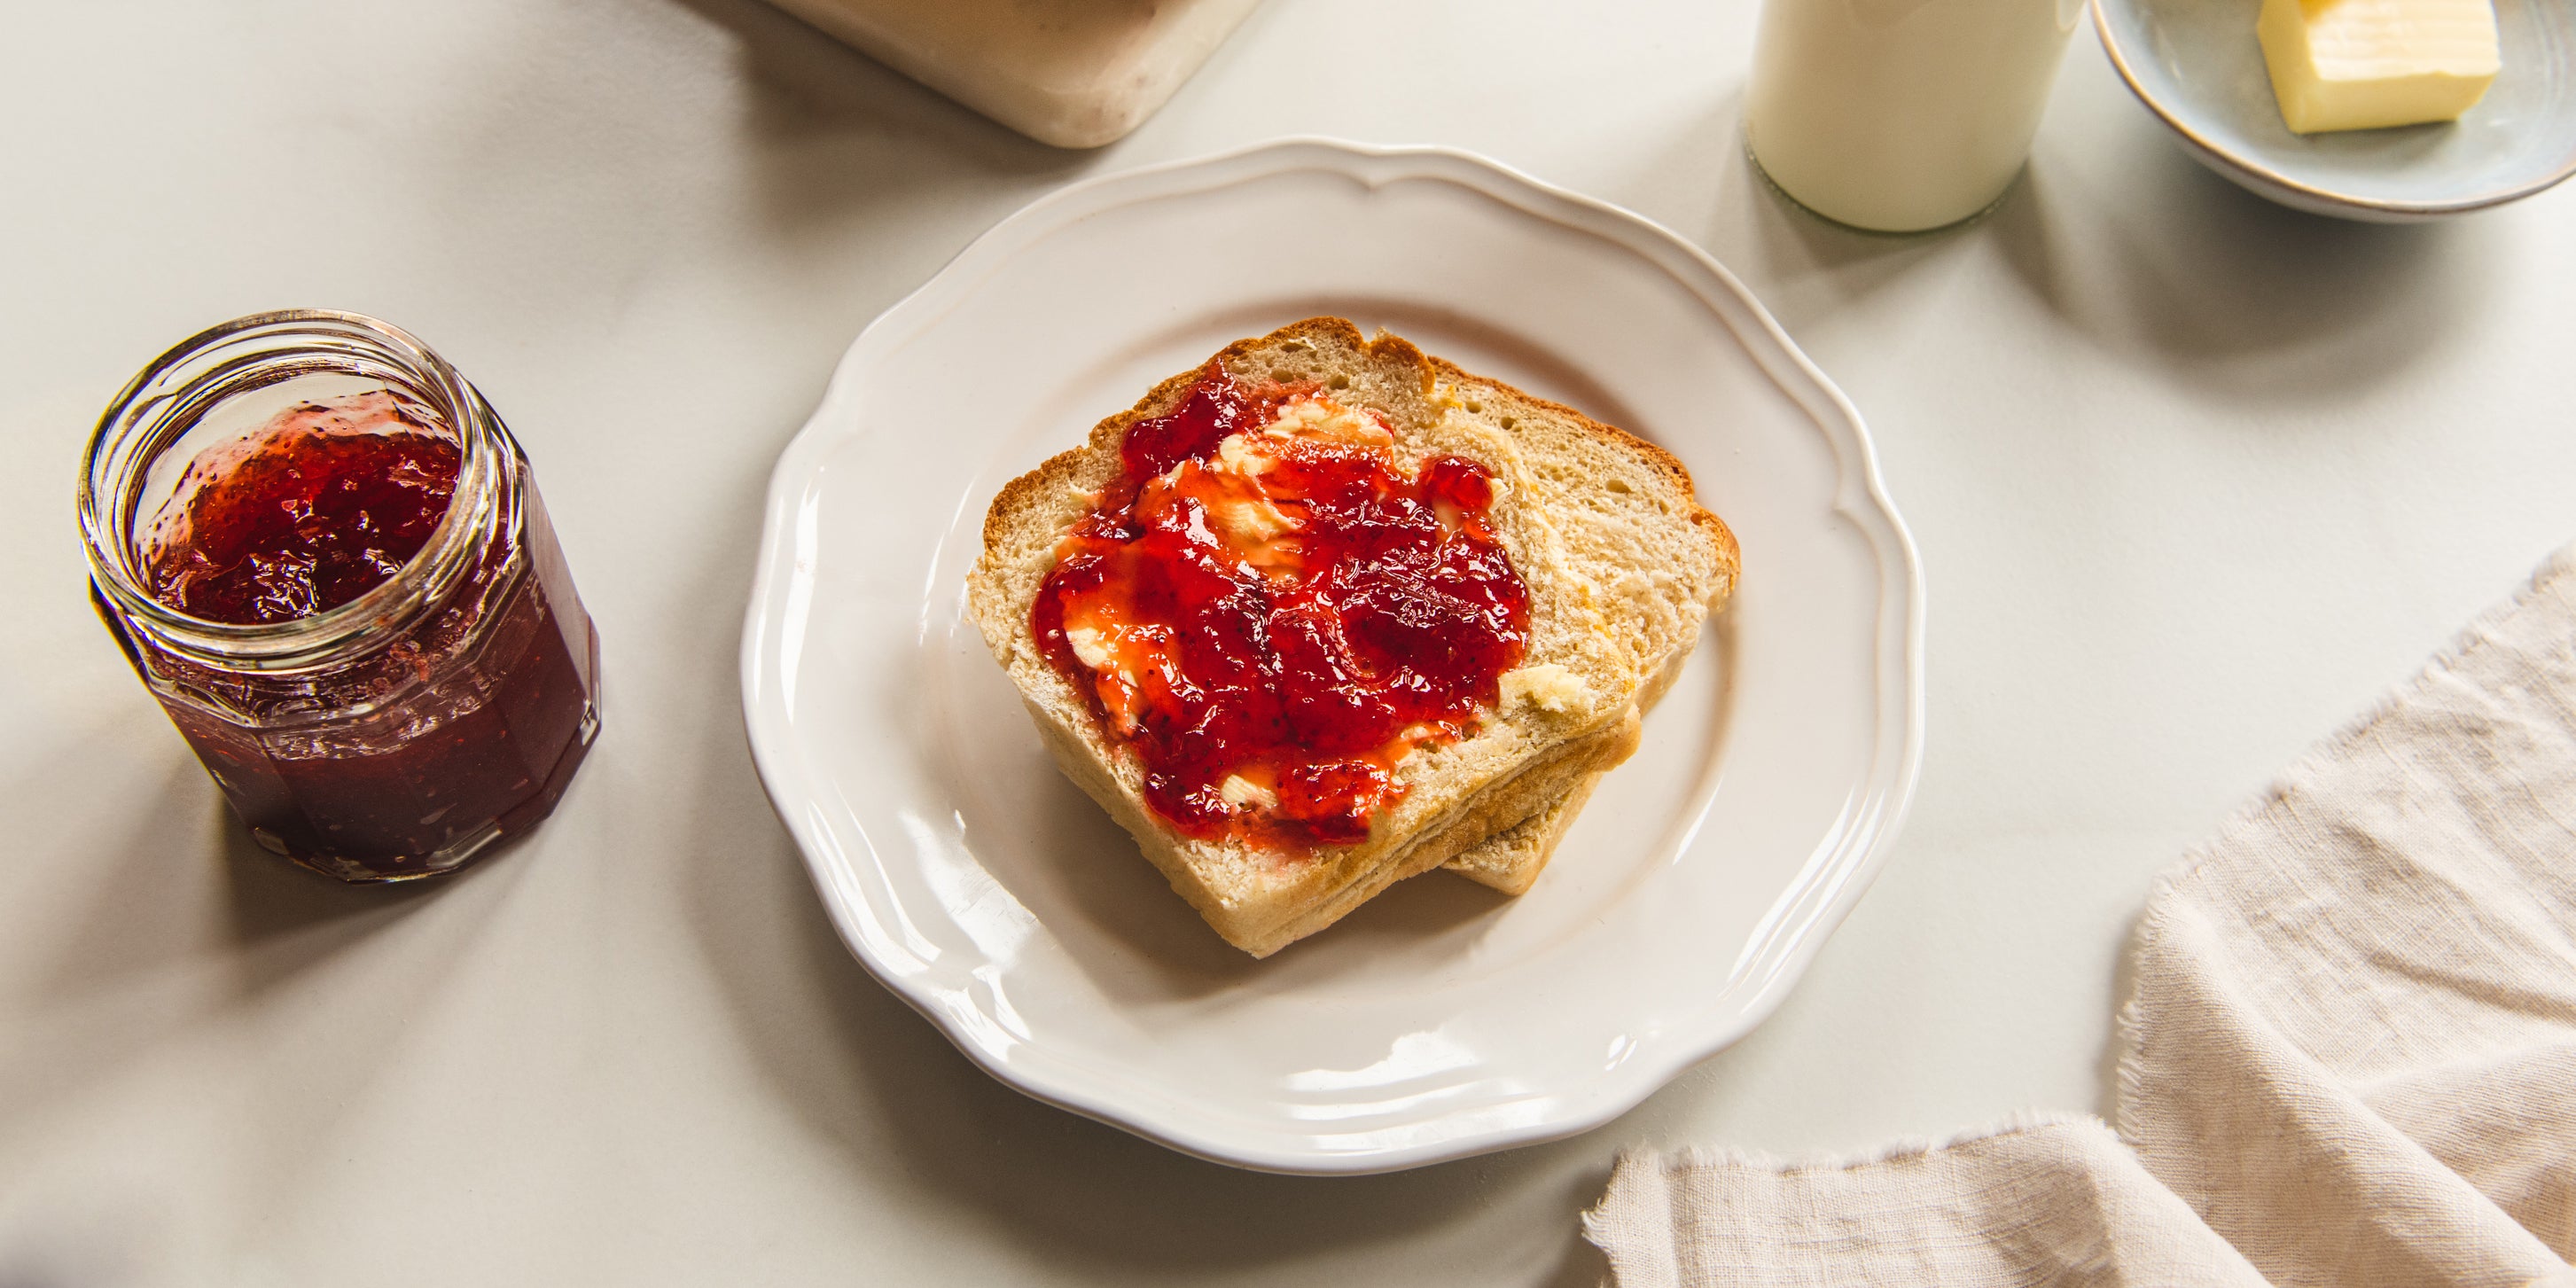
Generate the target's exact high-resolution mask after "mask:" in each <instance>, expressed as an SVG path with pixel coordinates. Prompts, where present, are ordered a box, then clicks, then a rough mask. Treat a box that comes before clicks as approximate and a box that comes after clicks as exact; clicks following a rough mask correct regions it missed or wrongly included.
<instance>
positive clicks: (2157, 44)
mask: <svg viewBox="0 0 2576 1288" xmlns="http://www.w3.org/2000/svg"><path fill="white" fill-rule="evenodd" d="M2495 6H2496V31H2497V36H2498V38H2499V39H2500V41H2501V44H2502V48H2503V54H2504V69H2503V71H2502V72H2501V73H2500V74H2498V75H2497V77H2496V81H2495V86H2494V87H2493V88H2492V89H2489V90H2488V91H2487V95H2486V97H2485V98H2484V99H2482V100H2480V101H2479V103H2478V105H2477V106H2476V107H2473V108H2470V109H2469V111H2468V113H2467V114H2466V115H2464V116H2462V117H2461V118H2460V119H2459V120H2457V121H2452V122H2446V123H2443V124H2439V125H2409V126H2401V127H2398V128H2396V129H2386V130H2351V131H2344V132H2341V133H2333V134H2313V135H2305V136H2302V135H2297V134H2292V133H2291V132H2290V127H2289V126H2287V125H2285V124H2283V123H2282V121H2281V109H2280V106H2279V104H2277V103H2276V102H2275V101H2274V99H2273V97H2272V81H2271V77H2270V75H2269V74H2268V73H2267V72H2265V70H2264V68H2263V51H2262V49H2261V47H2260V46H2258V45H2257V44H2256V43H2255V40H2254V17H2255V12H2256V10H2257V9H2258V8H2259V4H2258V0H2093V27H2094V30H2096V31H2098V32H2099V33H2101V36H2102V49H2103V51H2104V52H2105V53H2108V54H2109V55H2110V56H2111V65H2112V66H2114V67H2117V68H2118V69H2119V71H2120V77H2121V79H2123V80H2126V81H2127V82H2128V83H2129V88H2130V89H2131V90H2133V91H2135V92H2136V93H2137V96H2138V99H2139V101H2141V102H2143V103H2145V104H2146V105H2147V107H2148V108H2149V110H2151V111H2153V112H2154V113H2155V114H2156V115H2157V116H2158V117H2161V118H2163V120H2164V123H2165V124H2167V125H2169V126H2172V127H2173V131H2174V134H2175V136H2176V137H2178V138H2180V139H2181V140H2182V144H2183V147H2184V149H2185V150H2187V151H2189V152H2190V153H2191V154H2192V155H2193V156H2195V157H2197V158H2199V159H2200V161H2201V163H2202V164H2204V165H2206V166H2208V167H2209V168H2210V169H2212V170H2215V171H2217V172H2218V173H2220V174H2222V175H2225V176H2227V177H2228V178H2229V179H2232V180H2234V181H2235V182H2237V183H2238V184H2241V185H2243V186H2244V187H2245V188H2247V189H2248V190H2250V191H2252V192H2254V193H2257V194H2259V195H2261V196H2264V197H2268V198H2270V199H2272V200H2274V201H2277V202H2280V203H2281V204H2283V205H2285V206H2292V207H2295V208H2297V209H2300V210H2305V211H2310V212H2313V213H2315V214H2320V215H2333V216H2336V217H2338V218H2343V219H2362V220H2369V221H2371V222H2374V223H2416V222H2421V221H2424V220H2431V219H2440V218H2443V217H2445V216H2449V215H2456V214H2460V213H2463V212H2465V211H2471V210H2482V209H2485V208H2486V207H2488V206H2496V205H2502V204H2503V203H2505V202H2508V201H2512V200H2514V199H2516V198H2519V197H2527V196H2530V195H2531V194H2533V193H2535V192H2538V191H2540V190H2541V189H2543V188H2546V187H2548V186H2550V185H2551V184H2554V183H2557V182H2558V181H2559V180H2561V179H2564V178H2566V177H2567V176H2568V175H2570V174H2576V0H2495Z"/></svg>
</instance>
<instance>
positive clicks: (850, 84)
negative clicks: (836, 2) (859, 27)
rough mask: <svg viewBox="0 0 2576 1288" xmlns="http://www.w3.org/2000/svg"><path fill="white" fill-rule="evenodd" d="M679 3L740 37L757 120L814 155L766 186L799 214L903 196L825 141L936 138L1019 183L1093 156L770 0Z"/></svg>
mask: <svg viewBox="0 0 2576 1288" xmlns="http://www.w3.org/2000/svg"><path fill="white" fill-rule="evenodd" d="M664 2H666V3H667V2H670V0H664ZM676 3H678V4H679V5H681V6H683V7H685V8H687V9H689V10H691V11H692V12H694V13H696V14H697V15H698V16H699V17H700V18H702V19H704V20H705V21H707V22H709V23H711V24H713V25H715V26H717V27H720V28H723V29H724V30H725V31H726V32H728V33H730V34H731V36H732V37H733V39H734V41H735V42H736V44H737V47H738V48H739V50H740V54H739V57H740V59H741V61H742V64H743V68H744V77H745V79H746V80H747V81H748V82H750V84H751V85H753V86H754V87H755V94H754V97H753V98H752V100H751V103H750V109H751V111H750V117H749V122H748V129H749V132H750V133H751V134H752V135H754V136H755V137H756V139H757V141H758V142H759V144H760V145H761V147H762V149H763V150H764V151H774V152H784V153H792V154H796V155H799V156H802V157H804V158H805V159H807V160H809V161H812V162H814V163H815V164H806V165H787V166H768V167H763V170H762V174H761V178H762V180H763V182H764V183H765V184H767V185H768V188H769V190H768V191H767V192H766V193H764V194H762V195H764V196H766V197H767V198H769V204H770V207H771V208H772V209H773V210H775V211H777V212H780V213H781V214H783V215H786V216H788V217H790V218H796V217H801V216H807V215H816V214H825V213H830V214H835V215H838V214H843V213H846V212H847V211H849V210H850V209H851V208H853V207H854V206H862V205H865V204H866V203H868V202H870V201H872V200H883V199H886V198H889V197H897V196H902V195H904V194H902V193H900V192H896V191H890V190H889V189H888V188H887V186H886V185H885V184H884V183H883V182H882V178H883V175H882V173H881V170H882V167H879V166H875V165H867V164H856V165H851V164H824V162H827V161H831V160H833V158H831V157H828V156H825V155H821V154H819V153H818V152H817V151H816V149H818V148H826V149H828V148H830V147H833V146H835V145H840V146H843V147H846V146H848V145H852V144H862V145H864V144H866V143H867V141H869V140H874V141H876V145H877V149H878V150H882V146H883V144H884V143H885V142H886V141H887V140H891V139H896V138H901V139H906V140H927V141H929V142H931V143H933V144H935V145H936V147H937V148H938V150H939V151H938V153H937V155H939V156H940V157H942V158H944V159H946V160H948V161H951V162H959V163H963V164H962V165H961V166H960V167H959V168H961V169H972V170H975V171H979V172H982V173H985V174H988V175H990V176H992V177H994V178H997V179H1007V180H1009V181H1010V182H1011V183H1012V184H1013V185H1014V186H1017V185H1020V184H1024V183H1025V182H1026V181H1027V180H1029V179H1031V178H1040V179H1043V178H1048V177H1055V176H1065V175H1070V174H1072V173H1073V172H1074V171H1077V170H1079V169H1081V168H1082V167H1083V166H1084V165H1085V164H1086V161H1087V159H1088V158H1089V157H1090V156H1091V155H1093V154H1091V153H1084V152H1068V151H1065V150H1063V149H1061V148H1053V147H1049V146H1047V145H1045V144H1042V143H1038V142H1036V141H1034V140H1031V139H1029V138H1026V137H1024V136H1022V135H1020V134H1017V133H1014V132H1013V131H1011V130H1008V129H1006V128H1004V127H1002V126H1000V125H996V124H994V123H993V122H992V121H990V120H987V119H985V118H984V117H983V116H981V115H978V114H977V113H975V112H973V111H970V110H968V109H967V108H964V107H961V106H959V105H958V104H957V103H955V102H953V101H952V100H950V99H948V98H947V97H945V96H943V95H941V94H939V93H938V92H937V91H934V90H932V89H930V88H928V87H926V86H924V85H922V84H920V83H919V82H917V81H914V80H912V79H911V78H910V77H907V76H904V75H903V74H901V73H899V72H896V71H894V70H893V69H891V68H889V67H887V66H885V65H884V64H882V63H879V62H877V61H876V60H874V59H872V58H869V57H868V56H867V55H865V54H862V53H859V52H858V51H857V50H855V49H852V48H850V47H849V46H847V45H844V44H842V43H840V42H839V41H838V40H835V39H834V38H833V37H831V36H830V35H829V34H827V33H825V32H823V31H821V30H820V29H818V28H815V27H813V26H810V25H808V24H807V23H805V22H804V21H803V20H802V19H799V18H797V17H795V16H793V15H791V14H789V13H787V12H786V11H785V10H782V9H779V8H778V7H776V6H774V5H771V4H769V3H766V0H676ZM841 159H842V160H857V161H865V160H867V159H868V158H866V157H844V158H841Z"/></svg>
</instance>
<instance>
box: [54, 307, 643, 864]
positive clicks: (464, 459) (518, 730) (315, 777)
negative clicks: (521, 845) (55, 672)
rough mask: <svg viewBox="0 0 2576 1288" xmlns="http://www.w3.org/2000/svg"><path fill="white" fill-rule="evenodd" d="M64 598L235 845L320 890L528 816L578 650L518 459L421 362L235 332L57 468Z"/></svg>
mask: <svg viewBox="0 0 2576 1288" xmlns="http://www.w3.org/2000/svg"><path fill="white" fill-rule="evenodd" d="M79 508H80V522H81V529H82V533H83V535H84V537H85V538H86V539H87V542H88V547H89V561H90V587H91V599H92V600H93V602H94V603H95V604H96V606H97V608H98V612H99V616H100V618H101V619H102V620H104V621H105V622H106V623H107V626H108V629H109V630H110V631H111V632H113V633H114V634H115V636H116V639H117V642H118V643H119V644H120V645H121V646H123V648H124V649H125V654H126V657H127V658H128V659H129V660H130V661H131V662H132V663H133V665H134V669H135V672H136V673H137V674H138V675H140V676H141V677H142V679H143V682H144V684H145V685H146V686H147V687H149V688H150V689H151V690H152V694H153V696H154V697H155V698H157V699H159V701H160V703H161V706H162V708H163V710H165V711H166V712H167V713H168V714H169V716H170V719H171V722H172V723H174V724H176V725H177V726H178V728H179V732H180V734H181V735H182V736H183V737H185V738H186V739H187V741H188V744H189V746H191V747H192V748H194V749H195V751H196V753H197V756H198V758H199V759H200V760H202V761H203V762H204V763H205V766H206V770H207V772H208V773H210V774H212V775H213V776H214V779H215V782H216V783H217V784H218V785H219V786H220V787H222V789H223V792H224V795H225V796H226V798H228V799H229V800H230V801H231V803H232V806H233V809H234V810H235V811H236V812H237V813H239V814H240V815H241V817H242V820H243V821H244V822H245V823H247V824H248V825H249V827H250V830H251V835H252V836H254V837H256V838H257V839H258V841H259V843H260V844H261V845H263V846H266V847H267V848H269V849H271V850H274V851H276V852H278V853H280V854H283V855H285V856H287V857H288V858H291V859H293V860H295V861H296V862H297V863H300V864H303V865H304V866H306V867H309V868H312V869H314V870H316V871H319V872H324V873H327V874H329V875H331V876H335V877H338V878H340V879H342V880H345V881H402V880H409V879H412V878H416V877H423V876H430V875H434V874H437V873H441V872H448V871H452V870H454V869H456V868H458V867H460V866H462V865H463V864H465V863H466V862H467V861H468V860H470V859H472V858H473V857H474V856H475V855H476V854H477V853H479V852H480V851H482V850H483V849H484V847H486V846H488V845H489V844H490V843H491V842H493V841H494V840H496V839H498V838H500V837H502V836H506V835H510V834H512V833H515V832H520V831H524V830H525V829H527V828H529V827H531V826H533V825H535V823H536V822H537V821H538V820H540V819H542V818H544V817H545V816H546V814H547V813H548V812H550V811H551V810H552V809H553V808H554V805H555V802H556V801H557V800H558V799H559V798H561V796H562V795H563V791H564V787H565V785H566V784H567V783H569V782H570V781H571V779H572V775H573V772H574V770H575V769H577V768H578V767H579V766H580V764H581V760H582V757H583V755H584V753H586V752H587V751H588V750H589V747H590V743H591V740H592V739H593V738H594V737H595V736H596V735H597V733H598V730H599V713H598V706H597V697H598V692H599V681H598V677H599V641H598V636H597V635H596V633H595V632H594V631H593V629H592V627H591V622H590V617H589V614H588V613H586V612H584V611H583V609H582V605H581V599H580V597H579V596H578V595H577V594H576V593H575V592H574V590H573V584H572V574H571V573H570V571H569V570H568V569H567V568H566V567H565V565H564V559H563V552H562V550H561V549H560V548H559V547H558V546H557V544H556V542H555V535H554V529H553V527H552V525H551V524H550V523H549V522H548V521H547V518H546V511H545V505H544V503H543V502H542V501H541V500H540V499H539V498H538V495H537V488H536V480H535V478H534V477H533V476H532V475H531V473H530V471H529V468H528V462H527V458H526V457H525V456H524V455H523V454H522V453H521V452H520V450H519V446H518V444H517V443H516V442H515V441H513V440H512V439H511V437H510V433H509V430H508V429H507V428H505V427H504V426H503V425H502V424H501V421H500V418H499V417H498V416H496V415H494V414H493V412H492V409H491V407H490V406H489V405H487V404H486V403H485V402H484V401H483V397H482V395H481V394H480V393H478V392H476V391H475V389H474V387H473V386H472V385H471V384H469V383H467V382H466V380H465V378H464V377H463V376H462V375H459V374H458V373H457V371H456V369H455V368H454V367H451V366H449V365H448V364H447V362H446V361H445V360H443V359H441V358H440V357H439V356H438V355H437V354H436V353H434V352H432V351H431V350H430V349H429V347H428V346H427V345H424V344H422V343H421V342H420V341H419V340H417V339H415V338H413V337H412V336H411V335H409V334H407V333H405V332H404V331H402V330H400V329H399V328H396V327H393V326H390V325H387V324H386V323H383V322H379V321H376V320H374V319H372V318H367V317H361V316H359V315H357V314H353V313H335V312H324V311H318V310H295V311H290V312H280V313H263V314H259V315H256V316H252V317H246V318H240V319H237V320H235V321H232V322H227V323H224V324H223V325H221V326H217V327H214V328H212V329H210V330H208V331H205V332H203V333H201V334H199V335H197V336H194V337H192V338H190V339H188V340H186V341H184V342H182V343H181V344H180V345H179V346H178V347H176V348H174V349H172V350H170V351H169V352H168V353H165V354H163V355H161V357H160V358H158V359H157V360H155V361H154V362H153V363H152V365H150V366H149V367H146V368H145V369H144V370H143V372H142V373H141V374H140V375H138V376H136V377H135V378H134V381H133V382H132V383H131V384H129V385H127V386H126V388H125V391H124V392H123V393H121V394H119V395H118V396H117V398H116V400H115V402H114V403H112V404H111V405H110V406H109V407H108V409H107V413H106V415H105V416H104V417H102V418H101V419H100V421H99V425H98V430H97V433H96V434H95V436H93V437H92V439H91V440H90V445H89V452H88V456H87V459H86V460H85V461H84V463H83V466H82V470H81V477H80V496H79Z"/></svg>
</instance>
